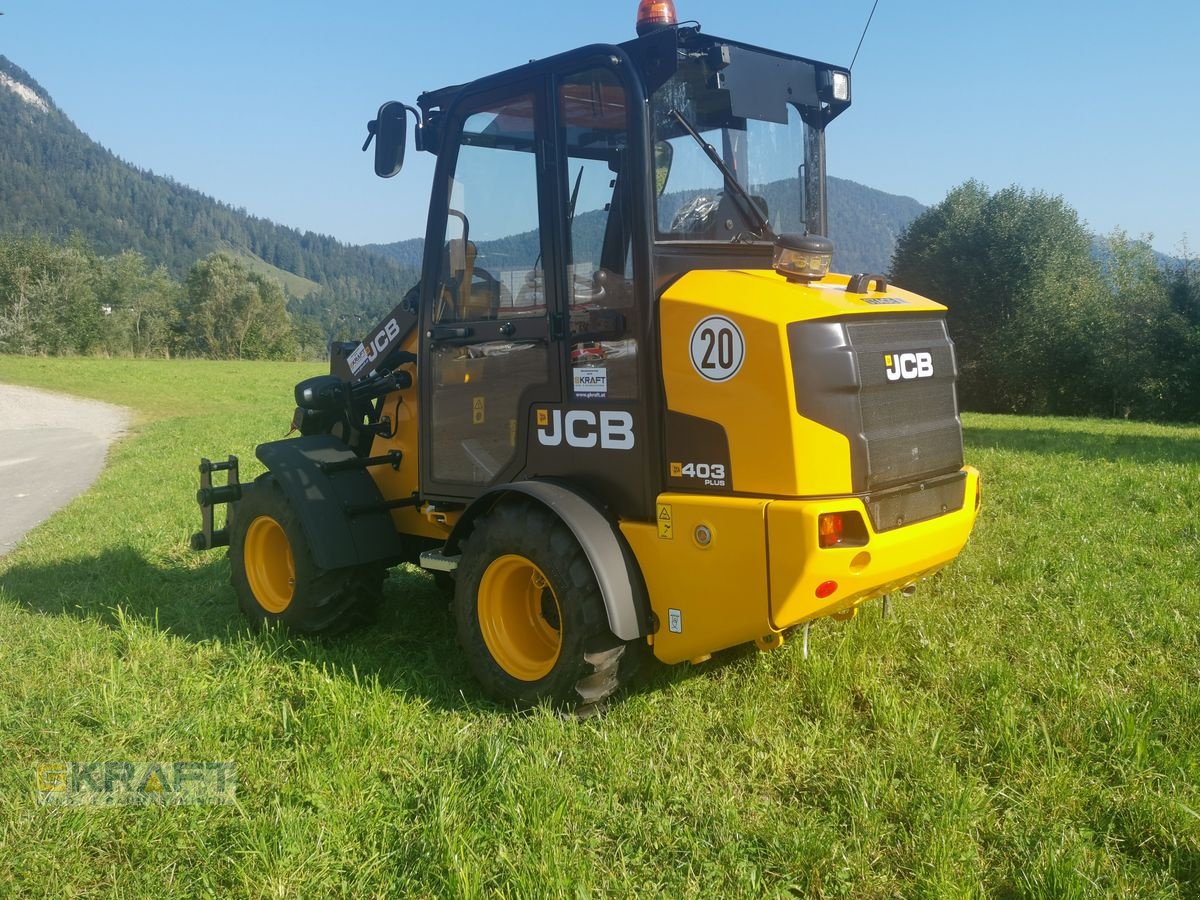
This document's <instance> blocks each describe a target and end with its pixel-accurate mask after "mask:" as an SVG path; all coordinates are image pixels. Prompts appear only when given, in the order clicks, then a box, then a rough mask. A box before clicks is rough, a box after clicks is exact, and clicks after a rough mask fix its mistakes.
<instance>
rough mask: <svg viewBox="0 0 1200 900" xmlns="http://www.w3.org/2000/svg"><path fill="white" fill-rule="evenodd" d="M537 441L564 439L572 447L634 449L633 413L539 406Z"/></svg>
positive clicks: (549, 444)
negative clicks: (541, 407)
mask: <svg viewBox="0 0 1200 900" xmlns="http://www.w3.org/2000/svg"><path fill="white" fill-rule="evenodd" d="M537 424H538V430H537V436H538V442H539V443H541V444H544V445H545V446H547V447H557V446H558V445H559V444H561V443H562V442H563V441H564V440H565V441H566V442H567V446H569V447H595V446H597V445H599V446H600V447H601V448H602V449H604V450H632V449H633V415H632V414H630V413H627V412H616V411H605V412H599V413H596V412H593V411H592V410H590V409H569V410H567V412H566V414H565V415H564V414H563V411H562V410H561V409H550V410H546V409H539V410H538V411H537Z"/></svg>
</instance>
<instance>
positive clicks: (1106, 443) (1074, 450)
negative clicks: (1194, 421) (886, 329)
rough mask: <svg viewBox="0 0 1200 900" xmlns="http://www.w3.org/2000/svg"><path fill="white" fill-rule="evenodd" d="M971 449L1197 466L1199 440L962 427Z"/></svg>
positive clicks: (1047, 430)
mask: <svg viewBox="0 0 1200 900" xmlns="http://www.w3.org/2000/svg"><path fill="white" fill-rule="evenodd" d="M963 440H964V442H965V443H966V445H967V448H968V451H969V450H970V449H971V448H978V449H988V450H1007V451H1015V452H1019V453H1041V454H1056V455H1065V456H1074V457H1078V458H1081V459H1089V460H1104V461H1108V462H1117V461H1119V460H1124V461H1127V462H1137V463H1148V464H1153V463H1164V462H1165V463H1178V464H1180V465H1194V464H1195V463H1196V461H1197V459H1198V458H1200V441H1197V440H1196V439H1195V438H1193V437H1187V436H1184V435H1171V434H1161V435H1142V434H1117V433H1104V432H1087V431H1072V430H1058V429H1054V428H1021V429H1009V428H988V427H981V426H971V425H965V426H963Z"/></svg>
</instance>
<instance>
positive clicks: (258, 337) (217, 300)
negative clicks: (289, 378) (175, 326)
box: [183, 253, 295, 359]
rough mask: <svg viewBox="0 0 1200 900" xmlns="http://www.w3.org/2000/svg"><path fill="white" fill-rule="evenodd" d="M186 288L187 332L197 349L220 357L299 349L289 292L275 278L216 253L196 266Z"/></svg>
mask: <svg viewBox="0 0 1200 900" xmlns="http://www.w3.org/2000/svg"><path fill="white" fill-rule="evenodd" d="M184 290H185V302H184V314H183V325H184V332H185V334H186V336H187V339H188V341H189V343H190V349H191V350H192V351H193V352H195V353H198V354H200V355H203V356H209V357H213V358H216V359H281V358H284V357H289V356H293V355H294V354H295V340H294V337H293V334H292V326H291V321H290V318H289V316H288V312H287V298H286V297H285V296H284V293H283V288H282V287H280V286H279V283H278V282H276V281H274V280H273V279H268V278H264V277H263V276H261V275H258V274H256V273H254V272H251V271H250V270H249V269H248V268H246V266H244V265H243V264H242V263H241V262H239V261H238V260H237V259H235V258H233V257H232V256H228V255H226V254H223V253H213V254H211V255H209V256H206V257H205V258H204V259H202V260H200V261H199V262H197V263H196V264H195V265H194V266H192V269H191V271H190V272H188V276H187V281H186V282H185V288H184Z"/></svg>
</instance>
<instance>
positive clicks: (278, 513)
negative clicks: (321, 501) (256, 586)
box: [229, 473, 387, 634]
mask: <svg viewBox="0 0 1200 900" xmlns="http://www.w3.org/2000/svg"><path fill="white" fill-rule="evenodd" d="M259 516H270V517H271V518H272V519H274V520H275V521H276V522H277V523H278V524H279V525H280V526H281V527H282V529H283V532H284V534H285V535H286V537H287V541H288V545H289V546H290V548H291V552H292V559H293V561H294V565H295V586H294V591H293V595H292V600H291V603H290V604H289V605H288V607H287V608H286V609H284V610H283V611H282V612H278V613H275V612H271V611H269V610H268V609H265V608H264V607H263V606H262V605H261V604H260V603H259V601H258V598H256V597H255V596H254V591H253V589H252V588H251V586H250V581H249V579H248V578H247V575H246V565H245V543H246V532H247V530H248V529H249V527H250V523H251V522H253V521H254V520H255V519H256V518H258V517H259ZM229 567H230V575H229V580H230V583H231V584H232V585H233V587H234V590H235V591H236V592H237V595H238V603H239V605H240V606H241V608H242V613H243V614H244V615H245V616H246V618H247V619H249V620H250V621H251V622H252V623H254V624H255V625H258V626H266V625H272V624H281V625H284V626H286V627H287V628H288V630H289V631H292V632H295V633H297V634H337V633H340V632H342V631H346V630H347V629H350V628H354V627H356V626H358V625H365V624H368V623H370V622H372V621H374V619H375V613H376V611H377V609H378V607H379V602H380V600H381V599H382V597H383V582H384V580H385V579H386V578H387V570H386V568H385V567H384V566H382V565H377V564H376V565H364V566H351V567H347V568H343V569H332V570H327V569H321V568H319V567H318V566H317V564H316V563H315V562H313V558H312V552H311V551H310V550H309V546H308V540H307V538H306V537H305V535H304V529H303V527H302V526H301V524H300V517H299V514H298V513H297V512H296V511H295V510H294V509H293V508H292V504H291V503H290V501H289V500H288V498H287V495H286V494H284V492H283V489H282V488H281V487H280V486H279V484H278V483H277V482H276V481H275V479H274V478H273V477H272V476H271V474H270V473H267V474H264V475H260V476H259V477H258V478H257V479H255V481H254V483H253V484H249V485H245V486H244V487H243V488H242V498H241V500H239V501H237V502H236V503H234V504H232V505H231V506H230V526H229Z"/></svg>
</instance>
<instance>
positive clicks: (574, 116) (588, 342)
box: [558, 68, 639, 400]
mask: <svg viewBox="0 0 1200 900" xmlns="http://www.w3.org/2000/svg"><path fill="white" fill-rule="evenodd" d="M558 106H559V120H560V128H561V129H562V132H561V133H562V138H563V143H562V146H564V147H565V148H566V177H567V183H566V189H567V193H566V197H567V198H568V200H567V209H566V219H567V236H568V247H567V297H568V302H569V304H570V310H569V320H570V330H571V341H570V349H569V353H570V365H571V382H572V385H571V386H572V388H573V393H572V396H573V397H574V398H575V399H584V400H588V399H596V400H600V399H613V400H632V399H635V398H636V397H637V338H636V335H637V333H638V330H637V326H638V324H639V323H638V321H637V309H636V307H635V305H634V296H635V295H634V282H633V269H632V262H631V254H630V248H631V246H632V237H633V219H632V209H633V204H632V202H631V195H630V181H631V179H630V173H629V165H630V150H629V125H628V117H629V109H628V104H627V102H626V94H625V89H624V87H623V86H622V85H621V82H620V80H619V79H618V78H617V76H616V74H615V73H613V72H612V71H610V70H608V69H603V68H597V69H587V70H585V71H583V72H579V73H576V74H574V75H570V76H567V77H566V78H564V79H562V80H561V81H560V82H559V88H558Z"/></svg>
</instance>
